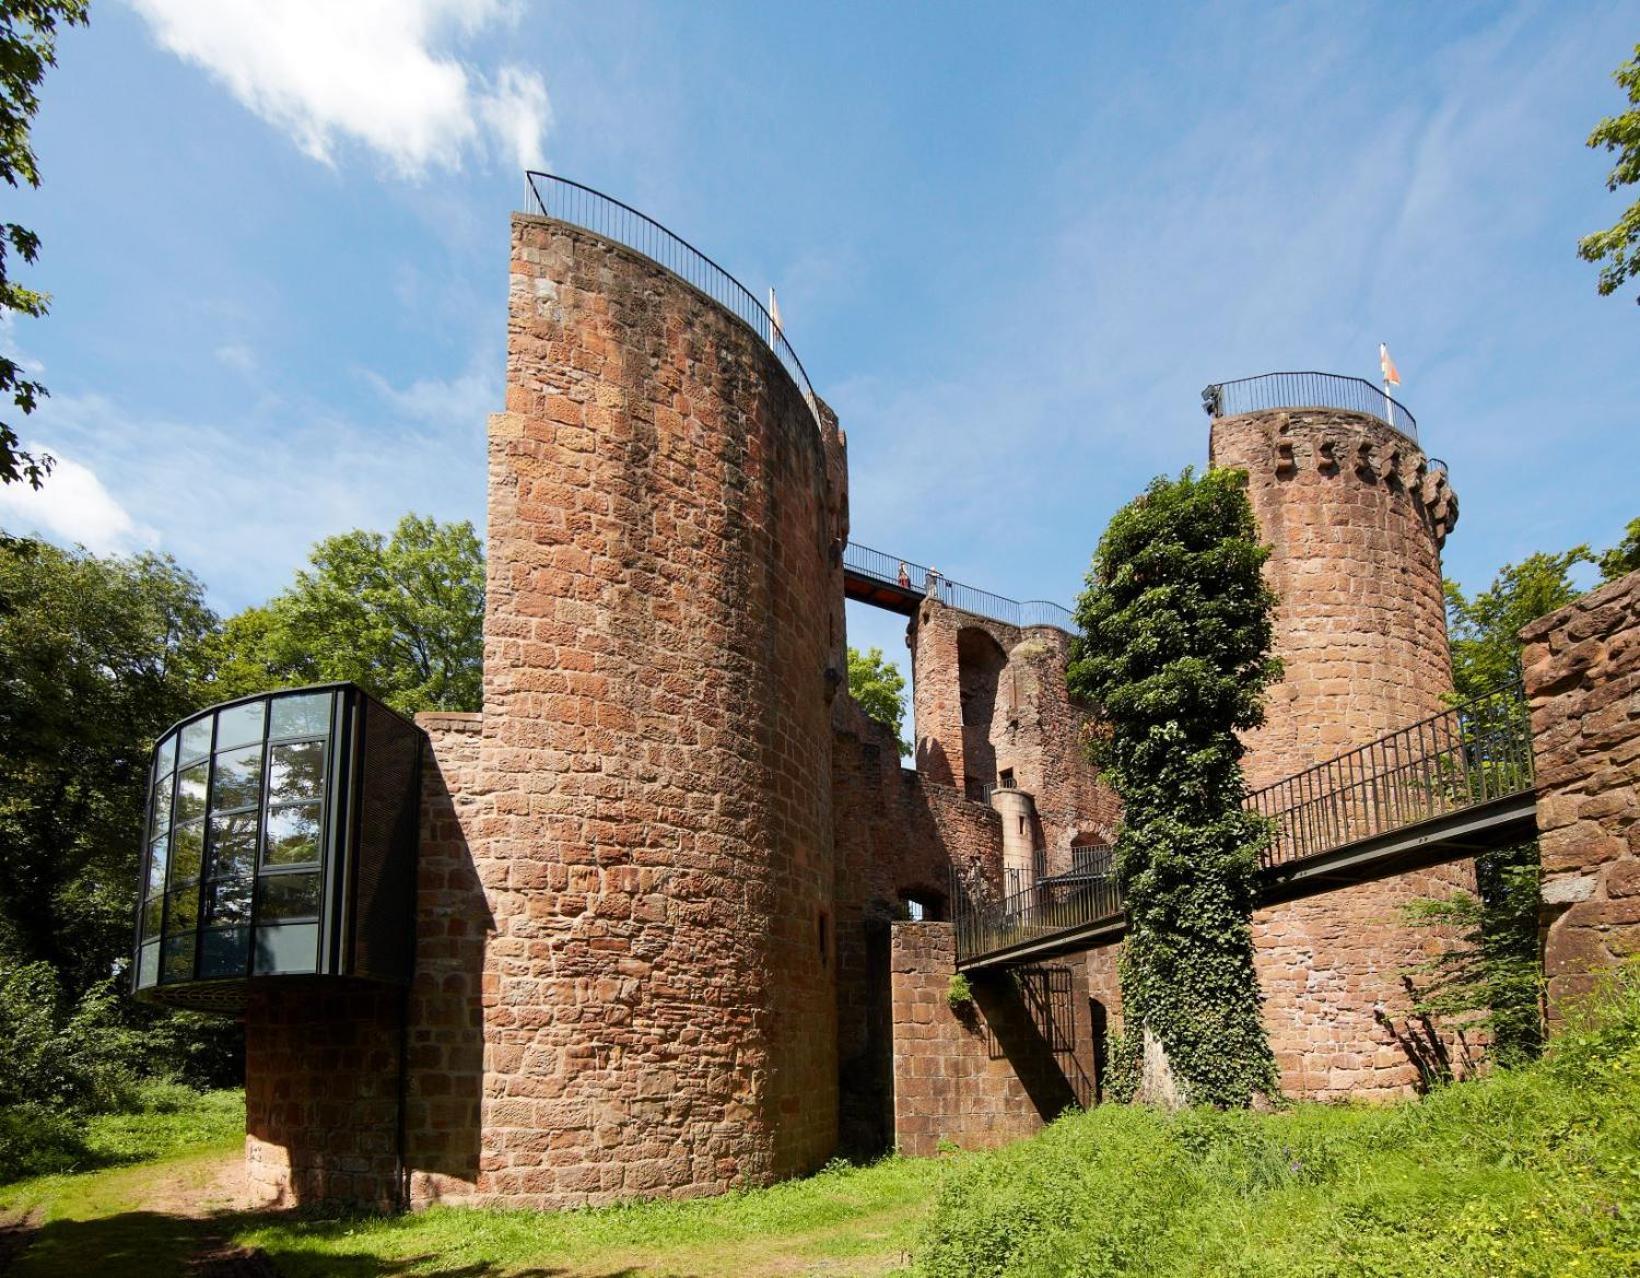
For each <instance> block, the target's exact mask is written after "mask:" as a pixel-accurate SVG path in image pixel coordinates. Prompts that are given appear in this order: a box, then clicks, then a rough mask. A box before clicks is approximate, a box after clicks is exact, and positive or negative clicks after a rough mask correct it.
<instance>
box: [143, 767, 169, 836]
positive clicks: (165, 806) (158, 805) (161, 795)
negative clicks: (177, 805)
mask: <svg viewBox="0 0 1640 1278" xmlns="http://www.w3.org/2000/svg"><path fill="white" fill-rule="evenodd" d="M153 815H154V823H153V825H151V826H149V827H148V828H149V832H150V833H152V834H164V833H165V831H166V830H168V829H170V828H171V778H170V776H169V775H167V776H166V777H164V779H162V780H161V781H160V782H159V784H158V785H156V786H155V787H154V814H153Z"/></svg>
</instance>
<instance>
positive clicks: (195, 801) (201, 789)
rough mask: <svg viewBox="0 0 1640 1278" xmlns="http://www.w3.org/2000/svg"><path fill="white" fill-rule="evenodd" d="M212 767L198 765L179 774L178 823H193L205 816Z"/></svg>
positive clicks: (207, 764) (205, 764) (204, 764)
mask: <svg viewBox="0 0 1640 1278" xmlns="http://www.w3.org/2000/svg"><path fill="white" fill-rule="evenodd" d="M210 773H211V765H210V764H209V763H196V764H194V766H193V767H191V768H184V769H183V770H182V771H181V772H179V773H178V774H177V808H176V819H177V820H178V821H192V820H193V819H194V818H195V817H202V816H204V815H205V783H206V782H207V781H208V780H209V778H210Z"/></svg>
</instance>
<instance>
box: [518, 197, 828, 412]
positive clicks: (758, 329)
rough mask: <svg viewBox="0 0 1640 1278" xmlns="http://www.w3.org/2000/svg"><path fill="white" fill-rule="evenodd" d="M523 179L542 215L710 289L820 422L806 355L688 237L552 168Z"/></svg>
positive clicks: (741, 286)
mask: <svg viewBox="0 0 1640 1278" xmlns="http://www.w3.org/2000/svg"><path fill="white" fill-rule="evenodd" d="M524 179H525V183H526V185H527V188H528V191H529V195H530V198H531V199H533V200H534V202H535V206H536V208H537V209H539V210H540V212H541V215H542V216H543V217H550V218H555V219H556V220H558V221H560V222H568V223H570V225H572V226H578V227H580V228H581V229H582V230H586V231H591V232H592V233H593V234H595V235H601V236H603V237H604V238H605V239H606V240H613V241H615V243H617V244H622V245H625V246H626V247H627V248H629V249H631V250H633V251H634V252H636V253H641V254H643V256H645V257H647V258H648V259H649V260H650V261H651V262H654V263H655V264H656V265H657V266H663V267H665V268H666V269H667V270H669V271H671V272H672V274H674V275H676V276H677V277H678V278H679V279H680V280H682V281H683V282H684V283H685V284H688V285H689V286H690V287H692V288H695V289H698V290H699V291H700V292H702V293H704V294H706V296H707V297H709V298H711V299H712V301H714V302H716V303H717V304H718V305H719V306H721V307H723V309H724V310H726V311H728V312H729V313H730V314H731V315H733V316H735V317H736V318H737V319H739V320H740V321H741V323H743V324H745V325H746V327H747V328H749V329H751V330H752V332H754V333H755V334H757V336H758V337H759V338H761V339H762V340H763V341H764V342H767V343H768V345H769V348H770V349H771V350H773V351H774V353H775V356H776V357H777V358H778V359H779V360H780V363H781V365H782V366H783V367H784V368H785V370H786V372H787V373H788V374H789V375H790V376H791V379H792V381H793V383H795V384H796V386H797V389H798V390H799V391H801V392H802V393H803V399H804V400H805V402H807V404H808V406H809V411H810V412H812V413H813V414H814V418H815V421H816V422H819V420H820V410H819V408H818V407H817V406H816V404H815V397H814V387H813V386H812V385H811V384H810V382H809V375H808V373H807V372H806V371H805V370H804V368H803V361H802V360H800V359H798V358H797V352H796V351H795V350H793V349H792V345H791V343H790V342H789V341H787V340H786V335H785V333H783V332H782V331H781V330H780V326H779V325H777V324H776V323H775V322H774V320H773V318H772V317H771V316H770V315H769V312H768V311H767V310H766V309H765V308H764V306H763V303H762V302H760V301H758V300H757V298H756V297H754V296H753V295H752V292H751V290H750V289H748V288H747V287H746V286H745V285H744V284H742V283H741V282H740V281H739V280H737V279H736V278H735V277H734V276H733V275H730V274H729V272H728V271H726V270H724V269H723V268H722V267H721V266H719V265H718V264H717V263H716V262H714V261H713V260H712V259H711V258H709V257H707V256H706V254H704V253H702V252H701V251H700V250H699V249H698V248H696V247H695V246H694V245H693V244H691V243H689V241H688V240H686V239H684V238H683V237H682V236H680V235H676V234H674V233H673V232H671V231H669V230H667V229H666V227H664V226H662V225H661V224H660V223H659V222H657V221H655V219H654V218H652V217H650V216H648V215H647V214H645V213H640V212H638V210H637V209H635V208H633V207H632V206H631V205H630V204H623V203H622V202H621V201H620V200H617V199H616V198H615V197H614V196H610V195H605V194H604V193H603V192H602V191H595V190H593V189H592V188H591V187H590V186H583V185H582V184H581V183H579V182H572V181H571V180H570V179H569V178H563V177H559V176H557V175H556V174H554V173H538V172H536V171H535V170H533V169H532V170H529V171H528V172H526V173H525V174H524Z"/></svg>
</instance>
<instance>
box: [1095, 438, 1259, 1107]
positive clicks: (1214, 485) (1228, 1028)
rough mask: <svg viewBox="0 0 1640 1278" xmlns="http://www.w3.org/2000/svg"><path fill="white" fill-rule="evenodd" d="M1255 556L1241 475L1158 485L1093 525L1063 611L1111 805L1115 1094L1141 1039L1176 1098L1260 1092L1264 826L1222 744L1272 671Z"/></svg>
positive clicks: (1247, 1097) (1138, 1056)
mask: <svg viewBox="0 0 1640 1278" xmlns="http://www.w3.org/2000/svg"><path fill="white" fill-rule="evenodd" d="M1268 553H1269V551H1268V549H1267V548H1266V547H1264V546H1261V545H1260V544H1259V541H1258V529H1257V525H1256V524H1255V522H1254V519H1253V511H1252V507H1251V505H1250V503H1249V502H1248V500H1247V494H1246V492H1245V476H1244V475H1243V474H1242V472H1239V471H1229V470H1209V471H1208V472H1207V473H1205V474H1204V475H1201V476H1200V477H1198V476H1196V475H1195V474H1194V473H1193V472H1192V471H1190V470H1188V469H1187V470H1186V471H1185V472H1184V473H1183V474H1182V475H1181V476H1180V477H1179V478H1178V479H1177V480H1172V479H1168V478H1167V477H1166V476H1159V477H1157V478H1156V479H1155V480H1153V481H1152V482H1151V484H1150V487H1149V488H1148V489H1146V491H1145V492H1144V494H1143V495H1141V496H1140V497H1138V498H1137V499H1136V500H1135V501H1133V502H1132V503H1130V504H1129V505H1128V506H1126V507H1124V508H1123V509H1122V510H1120V511H1118V512H1117V514H1116V516H1115V518H1113V519H1112V520H1111V522H1110V526H1109V528H1107V529H1106V531H1105V534H1104V536H1103V537H1102V538H1101V539H1100V541H1099V548H1098V550H1097V551H1096V552H1095V554H1094V558H1093V567H1092V569H1091V571H1090V572H1089V574H1088V579H1087V580H1088V588H1087V590H1086V591H1085V592H1084V593H1083V595H1082V597H1081V598H1080V600H1079V601H1078V603H1077V610H1076V617H1077V622H1078V625H1079V627H1080V629H1081V632H1082V633H1081V637H1080V638H1079V639H1078V640H1077V641H1076V644H1075V647H1074V649H1073V652H1072V660H1071V664H1070V668H1069V682H1070V690H1071V692H1072V693H1073V694H1074V695H1076V696H1079V697H1082V698H1084V699H1086V700H1087V701H1089V702H1091V703H1092V704H1094V705H1096V706H1098V707H1099V708H1100V710H1101V712H1102V716H1103V720H1104V724H1105V726H1106V729H1107V730H1106V731H1105V732H1104V733H1103V734H1102V735H1101V737H1100V738H1099V739H1098V740H1097V742H1096V743H1095V745H1094V747H1093V750H1094V756H1095V761H1096V762H1097V763H1098V764H1099V766H1100V768H1101V770H1102V772H1103V774H1104V776H1105V778H1106V779H1107V780H1108V781H1109V782H1110V783H1111V784H1112V785H1114V786H1115V788H1116V791H1117V792H1118V793H1119V794H1120V795H1121V797H1122V801H1123V804H1124V805H1125V819H1124V825H1123V827H1122V830H1121V832H1120V835H1119V836H1118V839H1117V843H1116V857H1115V873H1116V876H1117V881H1118V883H1119V884H1120V885H1121V888H1122V892H1123V894H1124V897H1125V900H1126V906H1127V915H1128V932H1127V941H1126V943H1125V945H1124V947H1123V952H1122V961H1121V984H1122V1003H1123V1007H1124V1009H1125V1021H1126V1031H1127V1032H1126V1034H1125V1036H1123V1038H1122V1039H1121V1040H1120V1042H1118V1043H1115V1044H1113V1048H1114V1049H1115V1050H1113V1052H1112V1056H1113V1057H1114V1058H1116V1059H1113V1060H1112V1061H1111V1062H1110V1064H1111V1065H1112V1066H1113V1067H1114V1073H1115V1075H1116V1079H1117V1080H1119V1086H1118V1088H1117V1090H1118V1092H1119V1093H1120V1092H1129V1093H1131V1092H1132V1091H1133V1089H1134V1086H1135V1085H1136V1084H1137V1082H1138V1079H1139V1077H1140V1073H1141V1062H1142V1057H1143V1056H1145V1055H1147V1054H1148V1053H1147V1052H1146V1049H1145V1040H1146V1039H1152V1040H1154V1042H1155V1043H1156V1044H1158V1045H1159V1047H1160V1049H1161V1051H1162V1053H1163V1054H1164V1055H1165V1058H1166V1061H1167V1066H1168V1069H1169V1071H1170V1072H1171V1075H1172V1080H1173V1082H1174V1083H1175V1084H1176V1085H1177V1087H1178V1090H1179V1091H1180V1092H1181V1093H1182V1096H1181V1097H1180V1098H1181V1099H1183V1100H1184V1101H1186V1102H1188V1103H1191V1104H1208V1105H1220V1106H1228V1105H1245V1104H1247V1103H1249V1102H1250V1101H1251V1100H1252V1098H1253V1096H1254V1095H1255V1094H1256V1093H1271V1092H1273V1091H1274V1090H1275V1062H1274V1058H1273V1057H1272V1055H1271V1052H1270V1045H1269V1042H1268V1040H1267V1039H1266V1038H1265V1035H1264V1028H1263V1025H1262V1023H1261V1021H1260V1018H1259V1004H1260V995H1259V989H1258V980H1257V977H1256V975H1255V973H1254V970H1253V940H1252V929H1251V918H1252V909H1253V903H1254V896H1255V891H1256V886H1257V874H1258V854H1259V851H1260V850H1261V848H1262V847H1263V845H1264V841H1265V840H1266V839H1267V837H1268V833H1267V830H1266V828H1265V826H1264V824H1263V822H1262V821H1261V820H1260V819H1259V818H1258V817H1256V816H1255V815H1253V814H1252V813H1249V812H1247V811H1246V810H1245V809H1244V807H1243V800H1244V798H1245V795H1246V787H1245V785H1244V783H1243V780H1242V774H1241V757H1242V746H1241V742H1240V741H1239V740H1238V739H1237V736H1236V734H1237V732H1238V731H1245V730H1246V729H1249V728H1253V727H1256V726H1257V725H1258V724H1259V723H1261V722H1262V721H1263V707H1262V703H1263V692H1264V689H1265V688H1266V687H1267V686H1268V685H1269V684H1270V683H1271V682H1272V681H1273V680H1275V679H1277V678H1279V677H1280V674H1281V665H1280V662H1279V661H1277V660H1276V659H1275V658H1274V657H1272V656H1271V655H1270V645H1271V639H1272V610H1273V608H1274V605H1275V596H1274V594H1273V593H1272V591H1271V590H1270V588H1269V587H1268V586H1267V585H1266V584H1265V582H1264V580H1263V577H1262V576H1261V574H1260V569H1261V568H1262V566H1263V564H1264V561H1265V558H1266V557H1267V555H1268Z"/></svg>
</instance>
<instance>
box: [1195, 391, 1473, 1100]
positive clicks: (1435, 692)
mask: <svg viewBox="0 0 1640 1278" xmlns="http://www.w3.org/2000/svg"><path fill="white" fill-rule="evenodd" d="M1209 456H1210V459H1211V462H1212V464H1213V465H1215V466H1223V467H1236V468H1239V469H1242V470H1245V471H1246V472H1247V485H1248V496H1249V498H1250V499H1251V502H1252V506H1253V513H1254V516H1255V517H1256V518H1257V520H1258V526H1259V532H1260V534H1261V535H1262V536H1263V537H1264V538H1265V539H1266V540H1267V541H1268V542H1269V544H1270V546H1271V555H1270V559H1269V561H1268V563H1267V565H1266V569H1265V572H1266V577H1267V578H1268V580H1269V582H1270V584H1271V586H1272V587H1273V588H1274V590H1275V592H1276V595H1277V598H1278V603H1277V608H1276V628H1275V645H1274V647H1275V651H1276V654H1277V655H1278V656H1279V657H1280V658H1281V660H1282V663H1283V666H1284V673H1283V675H1282V678H1281V681H1280V682H1279V683H1278V684H1276V685H1275V686H1274V687H1273V688H1271V689H1270V692H1269V694H1268V697H1267V699H1266V714H1265V725H1264V727H1262V728H1260V729H1258V730H1256V731H1254V732H1251V733H1249V734H1248V736H1247V748H1248V753H1247V757H1246V758H1245V760H1244V761H1243V770H1244V772H1245V774H1246V777H1247V783H1248V787H1249V788H1250V789H1255V790H1256V789H1258V788H1259V787H1261V786H1265V785H1270V784H1272V783H1274V782H1276V781H1279V780H1281V779H1283V778H1285V777H1289V776H1292V775H1294V774H1295V773H1298V772H1301V771H1303V770H1304V769H1305V768H1308V767H1311V766H1312V765H1314V764H1317V763H1321V762H1324V761H1325V760H1327V759H1330V758H1334V757H1336V756H1337V755H1340V754H1342V753H1344V752H1345V751H1347V750H1350V749H1352V748H1354V747H1356V746H1361V745H1365V744H1367V743H1368V742H1370V741H1374V740H1376V739H1377V738H1379V737H1381V736H1383V735H1384V734H1386V733H1389V732H1392V731H1395V730H1397V729H1399V728H1404V727H1406V726H1408V725H1409V724H1412V723H1415V722H1417V721H1418V720H1420V719H1424V718H1428V717H1429V716H1431V715H1435V714H1439V713H1440V712H1441V710H1442V709H1444V708H1445V704H1446V703H1445V697H1446V694H1448V693H1450V692H1451V690H1452V667H1451V659H1450V657H1449V655H1448V649H1447V638H1446V612H1445V605H1444V599H1443V594H1442V587H1441V556H1440V549H1441V546H1442V544H1443V543H1444V542H1445V540H1446V536H1447V534H1448V533H1449V532H1450V531H1451V529H1452V526H1453V524H1454V523H1455V522H1456V521H1457V499H1456V497H1455V496H1454V494H1453V492H1452V489H1451V486H1450V485H1449V484H1448V482H1447V477H1446V473H1445V471H1444V470H1443V469H1441V468H1433V469H1432V468H1431V467H1430V466H1429V464H1428V462H1427V461H1426V460H1425V458H1424V455H1423V453H1422V451H1421V450H1420V449H1419V448H1418V447H1417V445H1415V444H1414V443H1412V441H1410V440H1409V439H1407V438H1405V437H1404V436H1402V435H1401V434H1399V433H1398V432H1396V431H1393V430H1391V429H1390V428H1389V427H1387V426H1385V425H1384V424H1383V423H1381V422H1378V421H1376V420H1375V419H1373V418H1370V417H1365V416H1362V415H1360V414H1357V413H1349V412H1342V411H1332V410H1291V411H1270V412H1262V413H1248V414H1244V415H1241V416H1237V417H1224V418H1219V419H1216V420H1215V421H1214V422H1213V426H1212V435H1211V440H1210V444H1209ZM1460 888H1461V889H1464V890H1467V891H1470V892H1473V891H1474V889H1475V878H1474V868H1473V863H1472V862H1461V863H1458V864H1456V865H1450V866H1443V867H1441V868H1440V869H1438V870H1433V871H1420V872H1415V873H1410V874H1403V875H1397V876H1394V877H1392V878H1388V879H1384V880H1381V881H1379V882H1376V883H1369V884H1362V885H1358V886H1355V887H1351V888H1346V889H1343V890H1340V891H1335V892H1329V893H1327V894H1325V895H1322V896H1316V897H1311V898H1308V899H1306V900H1300V901H1292V902H1288V903H1285V904H1282V905H1280V906H1276V907H1273V908H1269V909H1263V910H1260V911H1258V912H1257V913H1256V914H1255V916H1254V940H1255V943H1256V944H1257V946H1258V957H1257V965H1258V971H1259V979H1260V983H1261V986H1262V988H1263V991H1264V996H1265V1012H1264V1015H1265V1024H1266V1026H1267V1028H1268V1029H1269V1032H1270V1038H1271V1045H1272V1047H1273V1048H1274V1050H1275V1052H1276V1056H1277V1060H1278V1063H1279V1065H1280V1067H1281V1076H1282V1087H1283V1090H1284V1091H1286V1092H1287V1093H1288V1094H1290V1095H1293V1096H1302V1097H1314V1098H1333V1097H1340V1096H1344V1095H1353V1096H1360V1097H1385V1096H1392V1095H1399V1094H1402V1093H1404V1092H1405V1091H1406V1090H1408V1089H1410V1088H1412V1087H1413V1086H1415V1085H1417V1084H1418V1082H1419V1081H1420V1078H1421V1075H1420V1071H1419V1066H1418V1065H1417V1064H1416V1063H1415V1062H1414V1058H1415V1057H1418V1056H1419V1054H1420V1053H1421V1052H1424V1051H1426V1050H1427V1052H1428V1053H1430V1054H1432V1055H1436V1056H1439V1055H1440V1054H1442V1053H1444V1054H1445V1055H1446V1057H1447V1058H1449V1059H1451V1060H1453V1061H1454V1062H1455V1063H1458V1064H1461V1062H1462V1059H1463V1057H1464V1056H1465V1054H1466V1050H1467V1049H1466V1047H1465V1045H1464V1044H1461V1043H1459V1042H1457V1041H1456V1040H1455V1039H1454V1038H1453V1037H1452V1036H1451V1035H1450V1034H1443V1033H1442V1032H1441V1031H1439V1030H1437V1029H1434V1028H1431V1027H1424V1026H1421V1025H1419V1026H1409V1025H1408V1024H1407V1023H1406V1021H1405V1017H1404V1013H1405V1010H1406V1007H1407V1005H1408V1001H1409V1000H1408V994H1407V990H1406V988H1405V984H1404V981H1403V973H1404V972H1406V971H1407V970H1408V969H1409V968H1411V967H1414V966H1416V965H1417V964H1418V963H1420V962H1422V961H1423V960H1424V959H1426V958H1427V957H1428V956H1429V954H1430V953H1431V952H1432V950H1434V949H1436V948H1438V947H1439V945H1440V944H1441V941H1442V937H1441V935H1440V933H1439V932H1438V931H1436V930H1434V929H1430V928H1428V927H1424V926H1419V927H1413V926H1410V925H1408V924H1406V923H1404V922H1402V921H1401V917H1400V914H1399V907H1400V906H1401V905H1403V904H1404V903H1406V902H1408V901H1410V900H1412V899H1413V898H1415V897H1438V896H1445V895H1447V894H1448V893H1450V892H1451V891H1452V890H1454V889H1460ZM1423 1038H1428V1039H1429V1043H1428V1046H1427V1048H1421V1047H1420V1046H1419V1043H1420V1040H1421V1039H1423Z"/></svg>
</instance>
